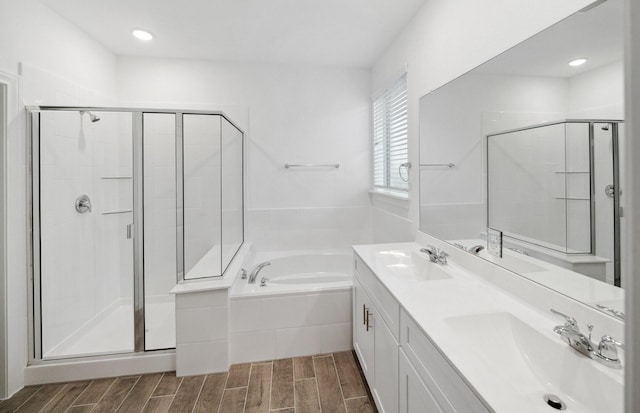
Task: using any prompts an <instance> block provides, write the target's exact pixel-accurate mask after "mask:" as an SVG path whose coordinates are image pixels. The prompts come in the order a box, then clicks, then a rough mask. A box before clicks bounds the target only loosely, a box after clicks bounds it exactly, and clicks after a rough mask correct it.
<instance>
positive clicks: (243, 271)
mask: <svg viewBox="0 0 640 413" xmlns="http://www.w3.org/2000/svg"><path fill="white" fill-rule="evenodd" d="M240 274H242V275H241V276H240V279H241V280H246V279H247V270H245V269H244V268H240Z"/></svg>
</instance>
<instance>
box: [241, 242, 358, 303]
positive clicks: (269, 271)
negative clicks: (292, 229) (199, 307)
mask: <svg viewBox="0 0 640 413" xmlns="http://www.w3.org/2000/svg"><path fill="white" fill-rule="evenodd" d="M251 255H252V256H250V257H249V258H248V259H247V261H246V262H245V263H244V266H243V267H244V268H245V269H246V270H247V273H249V274H250V273H251V270H252V269H253V268H254V267H255V266H256V265H258V264H260V263H262V262H270V263H271V265H269V266H266V267H263V268H262V270H261V271H260V272H259V273H258V276H257V277H256V281H255V283H254V284H249V283H248V281H249V280H248V279H245V280H243V279H240V278H239V277H238V279H237V280H236V281H235V283H234V285H233V288H232V289H231V294H230V296H231V298H233V297H246V296H250V295H279V294H292V293H298V292H305V291H327V290H336V289H349V288H350V287H351V285H352V278H353V277H352V274H351V265H352V263H351V260H352V252H351V251H350V250H322V251H278V252H258V253H255V254H251ZM263 278H265V279H266V280H267V281H266V285H265V286H261V285H260V281H261V280H262V279H263Z"/></svg>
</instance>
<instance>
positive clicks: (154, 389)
mask: <svg viewBox="0 0 640 413" xmlns="http://www.w3.org/2000/svg"><path fill="white" fill-rule="evenodd" d="M165 374H166V372H163V373H162V376H160V380H158V382H157V383H156V385H155V387H154V388H153V390H151V393H149V397H147V400H146V401H145V402H144V404H143V405H142V410H140V411H141V412H144V409H145V408H146V407H147V405H148V404H149V400H151V398H152V397H153V393H154V392H155V391H156V389H157V388H158V386H159V385H160V382H161V381H162V379H164V375H165Z"/></svg>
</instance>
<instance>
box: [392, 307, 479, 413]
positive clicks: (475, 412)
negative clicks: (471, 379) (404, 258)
mask: <svg viewBox="0 0 640 413" xmlns="http://www.w3.org/2000/svg"><path fill="white" fill-rule="evenodd" d="M400 346H401V348H402V349H403V350H404V352H405V354H406V355H407V358H408V359H409V361H410V362H411V364H412V365H413V366H414V368H415V369H416V371H417V373H418V375H419V376H420V378H421V379H422V380H423V381H424V384H425V385H426V386H427V387H428V388H429V390H430V391H431V394H432V396H433V398H434V399H435V400H436V401H437V402H438V404H439V405H440V407H441V409H442V410H443V411H445V412H455V413H481V412H490V411H491V410H490V409H488V408H487V407H486V406H485V404H484V403H483V402H482V401H481V400H480V399H479V398H478V396H477V395H476V394H475V393H474V392H473V390H471V388H470V387H469V385H468V384H467V383H466V382H465V381H464V380H463V379H462V378H461V377H460V375H459V374H458V373H457V372H456V371H455V370H454V368H453V367H452V366H451V365H450V364H449V362H448V361H447V360H446V359H445V358H444V356H443V355H442V354H441V353H440V351H439V350H438V349H437V348H436V346H435V345H434V344H433V343H432V342H431V340H430V339H429V338H428V337H427V336H426V335H425V334H424V333H423V332H422V330H421V329H420V327H418V326H417V325H416V323H415V322H414V321H413V320H412V319H411V318H410V317H409V316H408V315H407V313H406V312H405V311H404V310H402V312H401V315H400Z"/></svg>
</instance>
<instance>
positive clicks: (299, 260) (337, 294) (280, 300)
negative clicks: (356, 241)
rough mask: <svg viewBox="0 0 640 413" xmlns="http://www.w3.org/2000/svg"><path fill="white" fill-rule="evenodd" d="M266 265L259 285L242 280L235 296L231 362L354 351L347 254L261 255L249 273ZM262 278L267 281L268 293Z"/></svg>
mask: <svg viewBox="0 0 640 413" xmlns="http://www.w3.org/2000/svg"><path fill="white" fill-rule="evenodd" d="M264 261H270V262H271V263H272V265H271V266H267V267H264V268H263V270H262V271H261V272H260V274H259V275H258V277H257V279H256V283H255V284H248V282H247V281H248V280H247V279H240V278H238V279H237V280H236V282H235V284H234V286H233V288H232V290H231V293H230V313H231V319H230V329H231V332H230V349H229V352H230V358H231V360H230V361H231V362H232V363H239V362H249V361H258V360H269V359H274V358H282V357H294V356H303V355H310V354H317V353H327V352H334V351H343V350H350V349H351V275H350V265H351V255H350V254H349V252H348V250H324V251H287V252H282V251H281V252H268V253H265V252H257V253H256V254H254V256H253V257H251V258H250V259H249V260H247V262H246V264H245V265H246V268H247V270H248V271H249V272H250V270H251V269H252V268H253V267H254V266H255V265H257V264H258V263H260V262H264ZM262 277H266V278H269V281H267V285H266V286H264V287H261V286H260V279H261V278H262ZM312 278H316V279H317V280H318V281H320V282H310V281H311V279H312ZM323 278H324V279H325V281H326V282H322V281H323ZM336 279H338V280H337V281H336ZM279 280H280V281H282V283H280V282H278V281H279ZM297 280H298V281H297Z"/></svg>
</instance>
